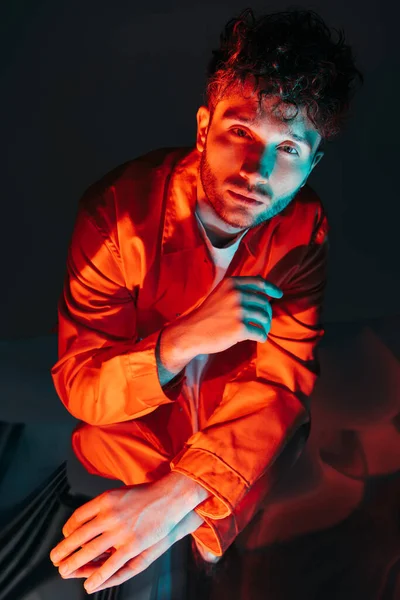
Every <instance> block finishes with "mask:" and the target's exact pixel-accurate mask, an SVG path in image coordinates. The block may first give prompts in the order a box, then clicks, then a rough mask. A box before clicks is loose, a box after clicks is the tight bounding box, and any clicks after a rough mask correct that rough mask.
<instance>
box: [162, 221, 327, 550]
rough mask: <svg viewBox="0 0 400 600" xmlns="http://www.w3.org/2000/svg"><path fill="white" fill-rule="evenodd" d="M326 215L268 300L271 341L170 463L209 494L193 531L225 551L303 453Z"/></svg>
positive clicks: (319, 332) (314, 371)
mask: <svg viewBox="0 0 400 600" xmlns="http://www.w3.org/2000/svg"><path fill="white" fill-rule="evenodd" d="M325 229H326V219H321V220H320V222H319V224H317V226H316V228H315V231H314V235H313V237H312V239H311V242H310V244H309V246H308V247H307V249H306V251H305V253H304V258H303V260H302V263H301V264H300V266H299V268H298V269H297V271H296V272H295V274H294V275H292V276H291V278H290V280H289V281H287V282H285V284H284V285H283V286H282V289H283V291H284V296H283V297H282V299H280V300H277V301H275V302H274V304H273V319H272V326H271V330H270V332H269V336H268V340H267V342H265V343H264V344H262V343H257V352H256V356H255V358H254V359H252V360H251V361H250V362H249V363H248V364H247V365H245V368H244V369H242V371H241V372H240V373H238V375H237V376H236V377H235V378H234V379H233V380H232V381H230V382H229V383H228V384H227V385H226V386H225V389H224V393H223V397H222V400H221V402H220V404H219V405H218V407H217V409H216V410H215V411H214V413H213V414H212V416H211V417H210V419H209V420H208V422H207V424H206V426H205V427H204V429H203V430H202V431H199V432H198V433H196V434H195V435H193V436H192V437H191V438H190V439H189V440H188V442H187V444H186V445H185V448H184V449H183V450H182V451H181V452H180V453H179V455H178V456H176V457H175V458H174V460H173V461H172V463H171V466H172V470H173V471H178V472H180V473H182V474H186V475H187V476H189V477H192V478H194V479H195V480H196V481H198V482H199V483H200V484H201V485H203V486H204V487H206V488H207V489H208V490H209V491H210V493H211V496H210V497H209V498H208V499H207V500H205V501H204V502H203V503H202V504H201V505H199V506H198V507H197V508H196V509H195V510H196V512H198V514H200V515H201V516H203V518H204V519H205V523H204V524H203V525H202V526H201V527H199V529H198V530H197V532H196V534H195V537H198V539H199V540H200V541H201V542H202V543H204V545H205V546H206V547H207V548H208V549H209V550H210V551H211V552H214V553H215V554H219V555H220V554H222V553H223V552H224V551H225V550H226V548H227V547H228V546H229V545H230V544H231V543H232V541H233V540H234V539H235V537H236V536H237V535H238V533H240V531H242V530H243V529H244V527H245V526H246V525H247V524H248V523H249V521H250V520H251V518H252V517H253V515H254V514H255V513H256V512H257V509H259V508H260V507H261V506H262V503H263V501H264V499H265V496H266V494H268V492H269V491H270V489H271V488H272V486H273V485H274V484H275V483H276V481H277V480H279V479H280V478H281V477H282V476H283V475H284V473H285V472H286V470H287V469H288V468H290V466H291V465H292V464H293V462H294V461H295V460H296V458H297V457H298V456H299V455H300V452H301V449H302V447H304V444H305V442H306V439H307V436H308V431H309V426H310V413H309V407H308V402H307V399H308V397H309V396H310V394H311V392H312V390H313V388H314V385H315V381H316V379H317V376H318V374H319V364H318V359H317V355H316V348H317V344H318V342H319V340H320V339H321V337H322V336H323V333H324V330H323V328H322V326H321V322H320V316H321V309H322V302H323V294H324V289H325V282H326V266H327V250H328V243H327V238H326V237H325Z"/></svg>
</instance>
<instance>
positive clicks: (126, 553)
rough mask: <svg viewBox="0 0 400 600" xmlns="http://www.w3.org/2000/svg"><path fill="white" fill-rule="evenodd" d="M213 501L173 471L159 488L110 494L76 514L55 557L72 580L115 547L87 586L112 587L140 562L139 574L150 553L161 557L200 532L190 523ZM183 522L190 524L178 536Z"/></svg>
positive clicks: (152, 486)
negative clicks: (164, 550) (196, 511)
mask: <svg viewBox="0 0 400 600" xmlns="http://www.w3.org/2000/svg"><path fill="white" fill-rule="evenodd" d="M207 496H208V492H207V490H205V489H204V488H202V487H201V486H200V485H199V484H197V483H196V482H195V481H193V480H191V479H190V478H188V477H186V476H184V475H182V474H180V473H173V472H171V473H169V474H168V475H167V476H165V477H163V478H162V479H159V480H158V481H156V482H154V483H150V484H142V485H136V486H126V487H123V488H117V489H111V490H108V491H107V492H105V493H104V494H101V495H100V496H98V497H96V498H94V499H93V500H91V501H90V502H87V503H86V504H84V505H83V506H80V507H79V508H78V509H77V510H76V511H75V512H74V514H73V515H72V516H71V517H70V519H69V520H68V521H67V522H66V524H65V525H64V527H63V534H64V535H65V536H66V537H65V539H64V540H63V541H62V542H60V544H58V546H56V547H55V548H54V549H53V550H52V552H51V553H50V558H51V560H52V561H53V563H54V564H55V566H60V573H61V574H62V575H63V576H64V575H68V574H69V575H71V574H72V573H73V572H78V570H79V569H80V568H81V567H83V566H85V565H87V564H88V563H90V562H91V561H94V560H95V559H97V558H98V557H100V556H101V555H102V554H104V553H105V552H107V551H109V550H110V548H114V549H115V551H114V553H113V554H112V555H111V556H110V557H109V558H108V560H106V561H105V562H104V563H103V564H102V565H101V566H100V568H98V569H97V572H96V573H95V574H94V575H92V576H90V578H89V579H88V580H87V582H86V583H85V587H86V585H87V584H89V583H90V582H93V584H94V588H93V589H98V587H99V586H101V585H102V584H103V583H104V582H106V581H107V585H108V580H109V579H110V577H111V576H112V575H114V574H115V573H116V572H117V571H119V569H121V568H122V567H124V566H125V565H126V564H127V563H128V561H129V562H130V561H131V559H137V560H136V561H135V569H137V567H138V564H141V563H140V561H142V562H143V561H146V556H147V555H146V554H145V553H146V551H147V550H149V549H150V548H152V547H154V548H153V550H152V553H150V554H149V555H148V556H147V558H148V557H149V556H152V555H154V556H155V557H156V558H157V557H158V555H157V556H156V554H157V552H159V551H161V553H162V548H163V547H164V545H165V544H167V546H166V547H167V548H168V547H169V545H171V544H172V543H174V539H175V541H176V539H179V537H176V536H177V535H180V534H181V533H182V531H186V529H187V528H188V527H189V529H190V527H192V526H193V527H194V529H193V530H191V531H194V530H195V529H197V527H199V523H198V519H196V518H195V517H193V516H192V517H191V518H190V519H189V521H184V519H185V517H186V516H187V515H188V514H189V513H190V512H191V511H192V510H193V508H195V507H196V506H197V505H198V504H199V503H200V502H202V501H203V499H205V498H206V497H207ZM181 521H184V523H182V525H181V526H180V527H179V528H178V529H177V530H176V531H175V532H174V533H173V530H174V529H175V527H176V526H177V525H178V524H179V523H181ZM191 531H188V533H191ZM184 535H186V534H184ZM168 536H169V539H167V540H165V541H164V542H163V543H161V544H160V545H159V546H157V544H158V543H160V542H162V541H163V540H164V539H165V538H167V537H168ZM168 543H169V545H168ZM163 544H164V545H163ZM79 548H81V549H80V550H79ZM77 550H78V551H77ZM76 551H77V552H76ZM142 554H144V558H142V557H141V555H142ZM138 561H139V562H138ZM148 564H149V563H147V562H146V564H145V566H144V567H143V568H146V566H148ZM63 566H67V567H68V571H67V573H64V572H61V567H63ZM128 569H129V570H130V569H131V568H130V567H129V566H128ZM141 570H143V569H141ZM137 572H139V571H137ZM133 574H134V573H133ZM133 574H131V575H130V577H132V576H133ZM124 575H126V572H125V570H124ZM77 576H78V577H81V576H82V575H77ZM127 578H129V577H127ZM110 585H116V584H110Z"/></svg>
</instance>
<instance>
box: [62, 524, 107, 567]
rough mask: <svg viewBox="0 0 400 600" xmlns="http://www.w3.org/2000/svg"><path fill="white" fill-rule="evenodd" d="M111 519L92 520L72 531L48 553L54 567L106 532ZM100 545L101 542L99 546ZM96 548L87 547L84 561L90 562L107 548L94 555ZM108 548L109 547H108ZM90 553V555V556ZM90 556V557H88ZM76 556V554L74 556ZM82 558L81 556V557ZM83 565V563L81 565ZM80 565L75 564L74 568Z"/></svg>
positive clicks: (92, 546)
mask: <svg viewBox="0 0 400 600" xmlns="http://www.w3.org/2000/svg"><path fill="white" fill-rule="evenodd" d="M110 519H111V517H110V518H107V517H104V516H102V518H101V519H93V520H92V521H90V522H89V523H86V524H85V525H83V526H81V527H80V528H79V529H77V530H76V531H74V533H72V534H71V535H70V536H68V537H67V538H65V539H64V540H62V541H61V542H60V543H59V544H58V545H57V546H56V547H55V548H53V550H52V551H51V553H50V559H51V560H52V562H53V564H54V565H55V566H59V565H60V564H61V563H62V562H63V561H64V560H66V559H67V558H68V557H69V556H70V555H71V554H72V553H73V552H75V551H76V550H78V549H79V548H83V547H84V546H85V544H88V542H90V541H92V540H93V541H94V539H95V538H96V537H98V536H100V535H101V534H102V533H104V531H105V530H107V527H108V525H109V524H110V522H111V520H110ZM99 545H101V542H100V544H99ZM97 547H98V546H95V545H90V546H89V545H87V546H86V549H87V552H86V554H85V557H84V558H86V556H87V558H86V561H85V562H88V561H89V560H92V559H93V558H96V556H99V554H101V553H102V552H104V551H105V550H107V548H102V549H101V550H100V551H99V552H97V553H96V550H97ZM108 547H110V546H108ZM90 552H91V554H90ZM89 554H90V556H89ZM76 556H78V554H77V555H76ZM81 556H82V555H81ZM82 564H84V563H82ZM80 566H81V565H78V564H76V568H78V567H80Z"/></svg>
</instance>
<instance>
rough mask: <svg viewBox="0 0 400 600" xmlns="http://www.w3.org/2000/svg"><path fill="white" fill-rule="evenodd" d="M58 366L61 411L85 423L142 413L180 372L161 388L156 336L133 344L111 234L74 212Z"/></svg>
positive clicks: (164, 396)
mask: <svg viewBox="0 0 400 600" xmlns="http://www.w3.org/2000/svg"><path fill="white" fill-rule="evenodd" d="M58 323H59V324H58V357H59V358H58V362H57V363H56V364H55V365H54V367H53V368H52V370H51V374H52V378H53V382H54V385H55V388H56V390H57V393H58V395H59V397H60V399H61V401H62V402H63V404H64V406H65V407H66V408H67V410H68V411H69V412H70V413H71V414H72V415H73V416H74V417H76V418H77V419H79V420H82V421H85V422H86V423H89V424H91V425H107V424H112V423H119V422H123V421H128V420H131V419H132V418H136V417H140V416H143V415H146V414H148V413H150V412H152V411H153V410H155V409H156V408H157V406H160V405H162V404H167V403H171V402H173V401H174V400H175V399H176V397H177V395H178V394H179V392H180V388H181V386H182V383H183V376H184V371H181V372H180V373H179V374H178V375H177V376H176V377H175V378H174V379H173V380H171V381H170V382H169V383H168V384H167V385H166V386H164V387H161V386H160V382H159V378H158V371H157V363H156V352H155V350H156V346H157V342H158V338H159V335H160V333H161V331H162V329H161V330H160V331H156V332H154V333H152V334H151V335H149V336H148V337H146V338H144V339H143V340H139V339H138V335H137V327H136V305H135V297H134V294H132V292H131V291H130V290H128V289H127V288H126V285H125V281H124V276H123V269H122V261H121V258H120V255H119V252H118V249H117V248H116V245H115V244H113V243H112V241H111V239H110V237H107V235H106V234H105V232H104V231H103V230H101V229H99V227H98V226H97V224H96V223H95V222H94V221H93V219H92V217H91V215H90V214H89V213H88V212H86V211H85V210H83V209H82V208H81V209H80V211H79V213H78V216H77V220H76V223H75V227H74V231H73V235H72V240H71V243H70V247H69V251H68V258H67V273H66V277H65V282H64V287H63V292H62V294H61V298H60V301H59V305H58Z"/></svg>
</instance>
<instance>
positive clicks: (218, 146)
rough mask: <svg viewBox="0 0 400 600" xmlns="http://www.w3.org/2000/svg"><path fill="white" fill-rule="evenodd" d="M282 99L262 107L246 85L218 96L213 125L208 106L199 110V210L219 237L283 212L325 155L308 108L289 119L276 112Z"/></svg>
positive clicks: (267, 99) (265, 100)
mask: <svg viewBox="0 0 400 600" xmlns="http://www.w3.org/2000/svg"><path fill="white" fill-rule="evenodd" d="M278 100H279V99H278V98H277V97H273V96H269V97H263V99H262V103H261V106H260V103H259V100H258V95H257V93H256V92H253V91H252V88H250V87H248V90H247V91H246V88H245V93H243V91H242V90H240V91H238V92H235V93H232V94H231V95H230V96H229V97H227V98H224V99H222V100H220V101H219V102H218V104H217V105H216V107H215V111H214V115H213V118H212V121H211V123H210V112H209V110H208V109H207V107H205V106H201V107H200V108H199V110H198V112H197V126H198V127H197V142H196V145H197V149H198V150H199V152H201V153H202V156H201V160H200V168H199V177H198V186H197V191H198V205H197V210H198V213H199V215H200V218H201V219H202V221H203V223H204V225H205V227H206V229H207V227H208V230H209V231H210V230H211V231H213V232H214V234H215V235H219V236H220V238H221V239H224V238H225V239H229V236H231V237H232V236H233V235H235V234H237V233H238V232H240V231H242V230H243V229H246V228H249V227H255V226H257V225H259V224H260V223H262V222H264V221H267V220H268V219H271V218H272V217H274V216H275V215H276V214H278V213H280V212H281V211H282V210H283V209H284V208H286V206H287V205H288V204H289V203H290V201H291V200H292V199H293V198H294V196H295V195H296V194H297V192H298V191H299V189H300V188H301V187H302V185H303V184H304V183H305V182H306V180H307V178H308V176H309V174H310V172H311V171H312V169H313V168H314V167H315V166H316V164H317V163H318V162H319V160H320V159H321V158H322V156H323V154H324V153H323V152H321V151H320V152H316V149H317V147H318V144H319V142H320V140H321V136H320V135H319V133H318V132H317V131H316V130H315V128H314V127H313V125H312V123H311V122H309V120H308V119H307V116H306V113H305V109H301V110H299V112H298V115H297V116H296V118H295V119H293V120H291V121H286V122H285V121H284V120H282V118H280V117H279V113H277V112H276V111H275V112H274V108H275V107H276V105H277V102H278ZM280 106H282V105H280ZM284 109H285V110H287V111H291V112H288V113H287V114H285V116H286V117H288V116H290V117H291V116H292V115H293V114H294V113H295V107H293V106H291V105H289V106H287V105H286V107H285V106H284ZM278 110H279V108H278ZM297 136H298V137H299V138H303V139H302V140H300V139H296V137H297ZM238 194H239V195H238ZM241 195H244V196H247V197H248V196H251V197H252V199H254V200H255V201H256V202H253V203H248V202H246V201H245V200H243V199H242V198H241Z"/></svg>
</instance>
